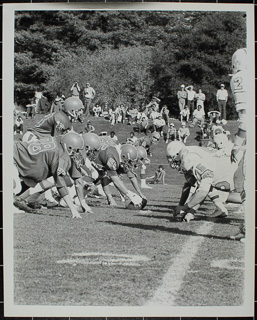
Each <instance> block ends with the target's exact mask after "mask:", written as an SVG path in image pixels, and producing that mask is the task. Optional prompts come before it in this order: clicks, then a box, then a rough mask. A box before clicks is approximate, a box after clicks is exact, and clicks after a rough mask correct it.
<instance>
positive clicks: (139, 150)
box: [136, 146, 147, 161]
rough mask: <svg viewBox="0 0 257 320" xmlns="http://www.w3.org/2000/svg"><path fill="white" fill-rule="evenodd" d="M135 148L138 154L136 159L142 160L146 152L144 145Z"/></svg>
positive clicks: (145, 156)
mask: <svg viewBox="0 0 257 320" xmlns="http://www.w3.org/2000/svg"><path fill="white" fill-rule="evenodd" d="M136 149H137V154H138V160H141V161H143V160H145V159H147V152H146V150H145V148H144V147H142V146H136Z"/></svg>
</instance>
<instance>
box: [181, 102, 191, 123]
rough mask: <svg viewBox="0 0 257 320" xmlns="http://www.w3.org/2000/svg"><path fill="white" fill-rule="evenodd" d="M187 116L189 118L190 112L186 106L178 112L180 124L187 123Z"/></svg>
mask: <svg viewBox="0 0 257 320" xmlns="http://www.w3.org/2000/svg"><path fill="white" fill-rule="evenodd" d="M189 116H190V110H189V109H188V106H185V107H184V109H183V110H182V111H180V122H182V121H185V122H188V121H189Z"/></svg>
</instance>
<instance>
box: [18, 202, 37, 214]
mask: <svg viewBox="0 0 257 320" xmlns="http://www.w3.org/2000/svg"><path fill="white" fill-rule="evenodd" d="M13 204H14V206H15V207H16V208H18V209H20V210H22V211H25V212H28V213H35V210H33V209H32V208H30V207H29V206H28V205H27V203H26V201H25V200H23V199H15V200H14V202H13Z"/></svg>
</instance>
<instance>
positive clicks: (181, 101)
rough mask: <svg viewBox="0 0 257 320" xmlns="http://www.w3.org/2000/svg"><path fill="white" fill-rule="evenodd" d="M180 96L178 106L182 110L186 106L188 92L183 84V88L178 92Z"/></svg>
mask: <svg viewBox="0 0 257 320" xmlns="http://www.w3.org/2000/svg"><path fill="white" fill-rule="evenodd" d="M177 97H178V106H179V110H180V112H181V111H182V110H183V109H184V108H185V105H186V99H187V92H186V91H185V85H184V84H182V85H181V90H179V91H178V92H177Z"/></svg>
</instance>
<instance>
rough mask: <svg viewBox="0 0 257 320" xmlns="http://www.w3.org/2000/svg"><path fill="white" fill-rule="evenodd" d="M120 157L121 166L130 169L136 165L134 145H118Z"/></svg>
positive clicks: (136, 155) (136, 156) (136, 154)
mask: <svg viewBox="0 0 257 320" xmlns="http://www.w3.org/2000/svg"><path fill="white" fill-rule="evenodd" d="M120 158H121V165H122V166H123V168H125V169H131V168H132V167H133V166H136V161H137V158H138V153H137V149H136V147H135V146H133V145H132V144H123V145H122V146H121V147H120Z"/></svg>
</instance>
